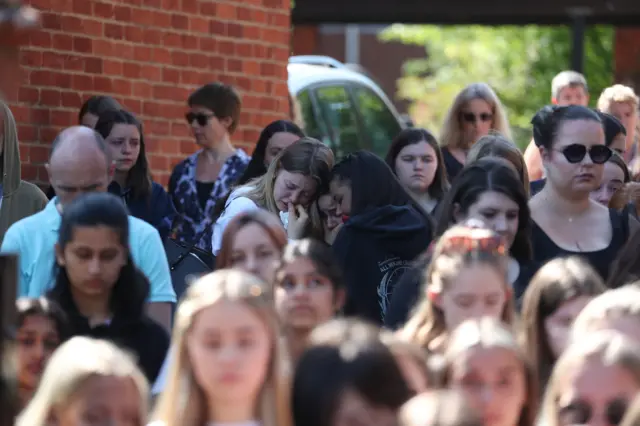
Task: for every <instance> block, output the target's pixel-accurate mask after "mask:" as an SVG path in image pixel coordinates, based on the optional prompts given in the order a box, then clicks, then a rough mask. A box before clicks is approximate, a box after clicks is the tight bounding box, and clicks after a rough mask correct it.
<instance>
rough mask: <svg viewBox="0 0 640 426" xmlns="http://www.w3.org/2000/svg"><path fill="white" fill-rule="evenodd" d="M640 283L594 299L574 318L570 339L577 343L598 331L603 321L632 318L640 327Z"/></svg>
mask: <svg viewBox="0 0 640 426" xmlns="http://www.w3.org/2000/svg"><path fill="white" fill-rule="evenodd" d="M639 285H640V282H636V283H634V284H628V285H626V286H624V287H620V288H617V289H615V290H608V291H606V292H604V293H603V294H601V295H600V296H598V297H596V298H594V299H593V300H592V301H591V302H589V303H588V304H587V306H585V308H584V309H583V310H582V311H581V312H580V313H579V314H578V316H577V317H576V319H575V321H574V323H573V327H572V329H571V338H572V340H574V341H579V340H580V339H583V338H584V337H586V336H588V335H589V334H590V333H592V332H594V331H599V330H600V327H601V322H602V321H603V320H612V319H618V318H622V317H633V318H634V319H636V320H637V321H638V325H639V326H640V288H639V287H638V286H639Z"/></svg>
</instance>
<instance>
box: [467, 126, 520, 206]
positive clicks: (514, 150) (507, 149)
mask: <svg viewBox="0 0 640 426" xmlns="http://www.w3.org/2000/svg"><path fill="white" fill-rule="evenodd" d="M485 157H494V158H495V157H497V158H503V159H505V160H507V161H508V162H509V163H511V164H512V165H513V167H515V170H516V173H517V174H518V177H519V178H520V181H521V182H522V186H524V192H525V194H526V195H527V199H529V186H530V183H529V172H528V171H527V164H526V163H525V161H524V157H523V156H522V152H520V150H519V149H518V147H517V146H516V144H515V143H513V142H512V141H510V140H509V139H507V138H506V137H504V136H502V135H501V134H499V133H496V132H492V133H490V134H488V135H486V136H483V137H481V138H480V139H478V142H476V143H474V144H473V146H472V147H471V149H470V150H469V153H468V154H467V164H471V163H473V162H475V161H477V160H479V159H481V158H485Z"/></svg>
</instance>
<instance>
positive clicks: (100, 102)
mask: <svg viewBox="0 0 640 426" xmlns="http://www.w3.org/2000/svg"><path fill="white" fill-rule="evenodd" d="M119 109H122V106H120V104H119V103H118V101H116V100H115V99H113V98H112V97H111V96H104V95H99V96H91V97H90V98H88V99H87V100H86V101H84V103H83V104H82V106H81V107H80V111H79V112H78V123H82V118H83V117H84V116H85V115H87V114H93V115H95V116H96V117H100V115H102V114H104V113H105V112H107V111H110V110H116V111H117V110H119Z"/></svg>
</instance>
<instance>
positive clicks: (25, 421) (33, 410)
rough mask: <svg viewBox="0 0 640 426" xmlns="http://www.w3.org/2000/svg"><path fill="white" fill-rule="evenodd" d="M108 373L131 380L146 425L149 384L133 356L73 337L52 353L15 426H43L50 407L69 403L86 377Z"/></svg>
mask: <svg viewBox="0 0 640 426" xmlns="http://www.w3.org/2000/svg"><path fill="white" fill-rule="evenodd" d="M109 376H115V377H119V378H130V379H131V380H132V382H133V383H134V384H135V386H136V388H137V390H138V394H139V397H140V413H139V414H140V420H141V423H142V424H145V423H146V422H145V420H146V417H147V409H148V407H147V400H148V393H149V386H148V384H147V380H146V378H145V377H144V375H143V374H142V372H141V371H140V369H139V368H138V366H137V365H136V363H135V361H134V359H133V358H132V357H131V356H130V355H129V354H127V353H126V352H124V351H123V350H121V349H119V348H118V347H117V346H115V345H114V344H113V343H110V342H107V341H104V340H96V339H91V338H89V337H73V338H72V339H70V340H68V341H67V342H65V343H63V344H62V345H61V346H60V347H59V348H58V349H57V350H56V351H55V352H54V354H53V356H52V357H51V359H50V360H49V363H48V364H47V367H46V369H45V370H44V374H43V376H42V380H41V381H40V385H39V386H38V389H37V391H36V393H35V395H34V397H33V399H32V400H31V402H30V403H29V405H27V407H26V408H25V410H24V411H23V412H22V414H21V415H20V416H19V417H18V420H17V422H16V426H46V425H47V424H48V421H49V416H50V415H51V412H52V409H53V408H54V407H55V406H59V405H63V404H67V403H69V402H70V400H71V399H72V398H73V397H74V396H76V395H78V392H80V391H81V390H82V386H83V385H84V384H85V383H86V382H87V380H89V379H90V378H92V377H109Z"/></svg>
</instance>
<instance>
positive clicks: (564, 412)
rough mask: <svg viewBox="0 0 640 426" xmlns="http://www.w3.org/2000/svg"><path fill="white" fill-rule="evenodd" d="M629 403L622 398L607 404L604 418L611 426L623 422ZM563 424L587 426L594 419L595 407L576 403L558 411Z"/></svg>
mask: <svg viewBox="0 0 640 426" xmlns="http://www.w3.org/2000/svg"><path fill="white" fill-rule="evenodd" d="M627 407H628V402H627V401H626V400H624V399H622V398H616V399H613V400H611V401H609V403H608V404H607V406H606V408H605V411H604V417H605V420H606V421H607V423H608V424H609V425H611V426H617V425H619V424H620V423H621V422H622V419H623V418H624V415H625V413H626V411H627ZM558 414H559V416H558V417H559V418H560V420H561V421H560V423H561V424H573V425H585V424H588V423H589V421H590V420H591V417H593V407H591V405H589V404H588V403H586V402H585V401H580V400H579V401H574V402H571V403H570V404H569V405H566V406H564V407H560V408H559V410H558Z"/></svg>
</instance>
